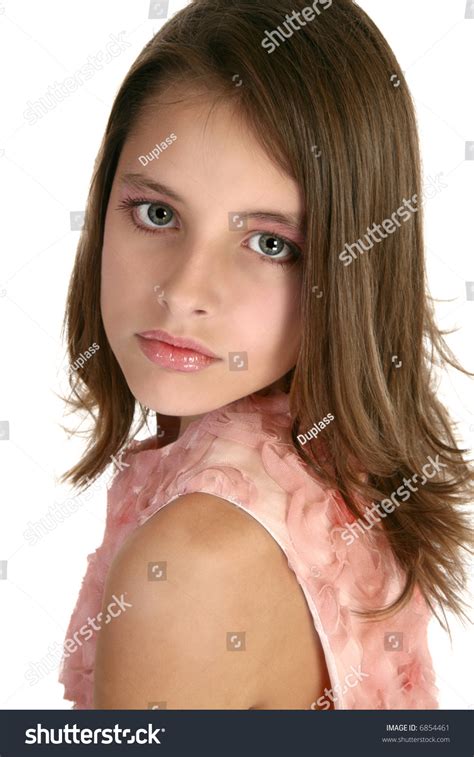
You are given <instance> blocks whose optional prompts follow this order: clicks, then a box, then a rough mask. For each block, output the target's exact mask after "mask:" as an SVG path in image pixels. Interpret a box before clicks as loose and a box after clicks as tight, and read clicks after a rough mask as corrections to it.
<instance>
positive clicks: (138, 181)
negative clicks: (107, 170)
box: [119, 173, 304, 234]
mask: <svg viewBox="0 0 474 757" xmlns="http://www.w3.org/2000/svg"><path fill="white" fill-rule="evenodd" d="M119 180H120V183H121V184H122V185H123V184H129V185H131V186H133V187H135V188H136V189H151V190H152V191H153V192H157V193H158V194H165V195H168V197H171V198H172V199H173V200H176V201H177V202H182V203H184V199H183V198H182V197H181V196H180V195H179V194H178V193H177V192H175V191H174V190H173V189H171V187H169V186H167V185H166V184H163V183H162V182H160V181H157V180H156V179H151V178H150V177H149V176H145V175H144V174H141V173H123V174H121V175H120V177H119ZM232 215H233V216H234V217H238V219H239V220H247V219H252V218H253V219H256V220H259V221H274V222H275V223H280V224H282V225H283V226H287V227H288V228H289V229H291V230H292V231H294V232H295V233H297V234H302V233H303V232H304V224H303V222H302V219H301V218H300V217H298V216H296V215H294V214H293V213H288V214H284V213H279V212H277V211H276V210H244V211H241V212H238V211H235V213H233V214H232Z"/></svg>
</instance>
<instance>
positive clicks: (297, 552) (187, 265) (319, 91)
mask: <svg viewBox="0 0 474 757" xmlns="http://www.w3.org/2000/svg"><path fill="white" fill-rule="evenodd" d="M293 7H294V8H295V10H294V12H293V14H292V15H291V16H289V14H288V12H287V3H286V2H284V0H269V1H268V2H265V3H260V2H254V1H253V0H199V2H197V1H195V2H193V3H191V4H190V5H189V6H188V7H186V8H185V9H184V10H182V11H181V12H179V13H177V14H176V15H175V16H173V17H172V18H171V19H170V20H168V21H167V23H166V24H165V25H164V26H163V27H162V29H161V30H160V32H159V33H158V34H157V35H156V36H155V37H154V38H153V39H152V40H151V41H150V42H149V43H148V44H147V45H146V47H145V48H144V50H143V51H142V52H141V53H140V55H139V57H138V58H137V60H136V61H135V63H134V64H133V66H132V68H131V70H130V72H129V73H128V75H127V77H126V79H125V81H124V83H123V84H122V86H121V88H120V91H119V93H118V95H117V97H116V99H115V102H114V104H113V107H112V112H111V115H110V119H109V122H108V124H107V129H106V133H105V137H104V139H103V143H102V146H101V149H100V153H99V156H98V159H97V163H96V168H95V173H94V177H93V181H92V185H91V189H90V195H89V199H88V204H87V210H86V223H85V231H84V232H83V234H82V237H81V241H80V244H79V248H78V254H77V259H76V263H75V267H74V271H73V275H72V280H71V284H70V289H69V295H68V303H67V313H66V322H67V328H68V349H69V354H70V358H71V361H72V360H74V359H76V358H77V355H79V354H82V355H85V354H86V353H87V356H86V357H87V360H85V362H84V364H83V365H82V368H81V369H80V370H78V371H75V372H74V373H72V375H71V387H72V389H73V391H74V394H75V397H74V399H72V400H70V402H71V403H72V405H73V407H74V408H76V409H87V410H88V411H90V412H91V414H92V416H93V418H94V426H93V429H92V435H91V438H90V445H89V447H88V449H87V452H86V454H85V456H84V457H83V459H82V460H81V461H80V462H79V463H78V464H77V465H76V466H75V467H73V468H72V469H71V470H70V471H68V472H67V473H66V474H65V475H64V477H63V479H69V480H71V481H72V483H73V484H74V485H76V486H77V485H79V486H82V487H84V486H86V485H88V484H90V483H91V479H95V478H97V477H98V476H99V475H100V474H101V473H102V472H104V471H105V470H106V468H107V467H108V466H109V465H112V471H113V474H114V477H113V481H112V484H111V487H110V488H109V491H108V511H107V522H106V526H105V534H104V539H103V543H102V545H101V546H100V547H99V548H98V549H97V550H96V552H95V553H93V554H92V555H89V558H88V569H87V572H86V575H85V578H84V580H83V584H82V587H81V590H80V594H79V598H78V600H77V603H76V606H75V609H74V612H73V615H72V618H71V621H70V625H69V628H68V631H67V638H66V641H65V645H64V657H63V662H62V667H61V672H60V681H61V682H62V683H63V684H64V686H65V698H67V699H70V700H72V701H73V702H74V707H75V708H77V709H83V708H104V709H109V708H119V709H120V708H124V709H125V708H126V709H146V708H161V707H167V708H170V709H227V708H229V709H313V710H316V709H318V710H321V709H417V708H436V707H437V706H438V700H437V689H436V686H435V681H434V671H433V666H432V661H431V657H430V654H429V651H428V646H427V626H428V622H429V620H430V618H431V617H432V616H433V614H435V615H436V617H437V618H438V619H439V620H440V622H441V623H442V620H441V619H440V617H439V612H440V611H441V613H442V614H443V615H444V611H445V610H446V609H448V610H451V611H454V612H456V613H458V614H459V615H463V614H464V610H463V600H462V593H463V590H464V586H465V581H466V576H465V571H464V566H463V562H462V557H463V554H462V551H461V550H462V549H463V548H465V549H467V548H468V544H469V540H470V530H469V528H468V520H467V515H466V514H465V513H464V512H462V511H461V509H460V506H461V505H464V504H466V503H468V502H469V501H470V500H471V499H472V494H473V478H472V473H473V470H472V467H471V466H470V462H469V461H467V460H466V459H465V458H464V457H463V453H464V452H465V450H463V449H459V448H458V446H457V443H456V440H455V438H454V433H453V428H452V427H453V423H452V421H451V419H450V417H449V415H448V413H447V411H446V409H445V408H444V407H443V406H442V405H441V403H440V402H439V401H438V399H437V398H436V393H435V388H434V387H433V385H432V380H431V366H432V363H433V362H434V359H435V358H434V352H435V351H436V353H437V356H438V357H439V361H438V362H440V363H441V364H443V363H445V362H447V363H449V364H451V365H452V366H454V367H456V368H457V369H458V370H464V369H463V368H462V367H461V366H460V365H459V363H458V362H457V361H456V359H455V358H454V356H453V355H452V353H451V352H450V351H449V349H448V347H447V345H446V344H445V342H444V340H443V337H442V334H441V332H440V331H439V330H438V329H437V327H436V325H435V322H434V318H433V313H432V310H431V307H430V305H429V299H428V295H427V293H426V279H425V275H426V274H425V267H424V257H423V236H422V203H421V195H420V192H421V178H420V158H419V148H418V142H417V133H416V124H415V115H414V109H413V104H412V101H411V98H410V95H409V93H408V90H407V85H406V82H405V80H404V77H403V74H402V72H401V71H400V68H399V66H398V64H397V61H396V59H395V57H394V55H393V53H392V51H391V50H390V48H389V46H388V44H387V42H386V41H385V39H384V38H383V36H382V34H381V33H380V31H379V30H378V29H377V28H376V27H375V26H374V24H373V23H372V21H371V20H370V19H369V18H368V17H367V15H366V14H365V13H364V12H363V11H362V10H361V9H360V8H359V7H358V6H357V5H356V4H355V3H353V2H350V1H349V0H337V1H336V0H334V1H333V2H331V1H330V0H328V1H327V2H325V3H323V2H319V3H318V2H314V3H313V4H312V5H305V4H304V0H295V2H294V3H293ZM285 14H286V16H285ZM397 82H398V84H397V86H395V84H396V83H397ZM90 345H94V347H95V352H94V353H92V352H91V351H89V347H90ZM464 372H466V371H464ZM469 375H472V374H469ZM137 408H138V409H139V411H140V417H139V421H140V422H139V424H138V428H137V429H136V430H135V431H133V432H131V429H132V427H133V425H134V423H135V421H136V420H137V419H136V418H135V413H136V409H137ZM150 412H155V413H156V418H157V431H156V435H155V436H152V437H150V438H148V439H146V440H145V441H141V442H138V441H134V440H133V437H134V436H135V435H136V433H138V431H140V430H141V428H143V426H144V425H145V424H146V423H147V419H148V415H149V413H150ZM165 505H166V507H165ZM442 625H443V627H445V628H446V626H445V625H444V624H443V623H442Z"/></svg>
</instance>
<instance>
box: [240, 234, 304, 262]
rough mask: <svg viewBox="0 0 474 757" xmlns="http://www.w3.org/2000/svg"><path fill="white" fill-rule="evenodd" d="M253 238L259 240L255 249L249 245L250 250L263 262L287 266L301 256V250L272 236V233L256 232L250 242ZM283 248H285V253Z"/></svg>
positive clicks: (274, 235)
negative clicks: (259, 256)
mask: <svg viewBox="0 0 474 757" xmlns="http://www.w3.org/2000/svg"><path fill="white" fill-rule="evenodd" d="M255 237H261V239H260V241H259V242H258V243H257V247H256V248H255V247H252V245H251V244H250V248H251V249H252V250H255V252H258V253H260V255H261V256H263V259H264V260H269V261H270V262H273V261H274V262H275V263H279V264H280V265H289V264H290V263H293V262H294V261H295V260H296V259H297V258H299V257H300V255H301V250H300V249H299V248H298V247H297V246H296V245H295V244H293V243H292V242H289V241H288V240H287V239H284V238H283V237H280V236H278V235H277V234H273V232H262V231H257V232H256V233H255V234H253V235H252V236H251V237H250V239H251V240H252V239H254V238H255ZM285 248H287V249H286V252H285ZM282 253H283V254H282Z"/></svg>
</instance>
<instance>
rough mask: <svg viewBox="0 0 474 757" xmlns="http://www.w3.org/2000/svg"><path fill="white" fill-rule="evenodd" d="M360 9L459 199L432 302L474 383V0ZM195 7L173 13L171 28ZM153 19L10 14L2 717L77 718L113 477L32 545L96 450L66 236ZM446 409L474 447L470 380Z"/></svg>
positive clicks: (24, 4) (0, 291)
mask: <svg viewBox="0 0 474 757" xmlns="http://www.w3.org/2000/svg"><path fill="white" fill-rule="evenodd" d="M360 4H361V5H362V7H363V8H364V9H365V10H366V11H367V12H368V14H369V15H370V16H371V17H372V18H373V20H374V21H375V23H376V24H377V25H378V26H379V28H380V29H381V31H382V32H383V34H384V35H385V37H386V38H387V39H388V41H389V43H390V44H391V46H392V47H393V49H394V51H395V54H396V56H397V58H398V60H399V62H400V65H401V68H402V70H404V71H405V74H406V77H407V80H408V84H409V87H410V89H411V91H412V93H413V96H414V99H415V103H416V108H417V115H418V121H419V130H420V137H421V144H422V156H423V171H424V176H425V181H426V182H430V180H434V179H435V177H436V176H437V175H438V174H442V177H441V179H442V181H443V182H444V183H445V184H446V185H447V186H446V187H445V188H444V189H443V190H442V191H440V192H438V193H437V194H436V195H435V196H434V197H432V198H431V199H427V200H426V204H425V207H426V214H425V219H426V227H425V230H426V243H427V246H426V254H427V263H428V272H429V284H430V290H431V294H432V296H433V297H435V298H440V299H443V300H450V302H445V303H439V304H438V305H437V308H436V312H437V319H438V324H439V325H440V326H441V327H442V328H443V329H453V328H456V329H458V331H457V333H455V334H452V335H451V336H449V337H447V338H448V343H449V345H450V346H451V347H452V349H453V350H454V352H455V354H456V355H457V357H458V358H459V359H460V360H461V363H462V364H463V365H464V366H466V367H467V368H468V369H470V370H474V355H473V345H474V340H473V338H472V332H473V328H472V326H473V313H474V300H473V301H468V300H467V295H466V282H469V281H471V282H474V241H473V211H474V205H473V199H474V198H473V181H474V160H466V159H465V143H466V142H467V141H472V142H474V97H473V88H472V71H473V63H474V61H473V52H474V18H473V19H465V18H464V15H465V10H466V2H465V0H450V2H449V3H446V2H445V0H429V1H428V0H397V2H396V3H380V0H361V3H360ZM184 5H186V3H182V2H177V1H176V2H173V1H171V2H170V5H169V15H172V14H174V13H175V12H177V11H178V10H179V9H180V8H181V7H183V6H184ZM288 11H289V12H291V2H289V3H288ZM148 13H149V2H146V1H145V0H143V2H130V1H128V2H126V1H125V0H121V1H120V0H113V1H112V0H102V1H101V2H96V0H94V2H93V1H92V0H83V2H82V3H81V4H80V5H77V4H76V3H74V4H73V3H70V2H69V3H68V2H64V0H63V1H62V2H59V0H45V1H44V2H41V3H38V2H34V1H33V0H16V1H13V0H1V2H0V63H1V71H2V76H1V81H2V90H3V91H2V97H1V101H2V121H1V125H0V166H1V178H2V181H1V188H0V191H1V207H2V208H3V212H2V222H1V232H0V233H1V237H2V238H1V251H2V254H1V258H0V260H1V263H0V324H1V326H0V328H1V347H2V350H1V361H2V362H1V365H2V367H1V371H0V380H1V384H0V421H1V420H8V421H9V424H10V438H9V440H3V441H0V471H1V483H2V485H1V492H2V497H1V508H0V513H1V525H0V560H7V561H8V573H7V578H6V579H5V580H0V607H1V617H2V624H1V645H0V654H1V659H0V668H1V680H0V708H4V709H12V708H20V709H22V708H25V709H29V708H31V709H35V708H52V709H60V708H66V709H67V708H69V707H70V703H69V702H67V701H65V700H63V699H62V696H63V687H62V686H60V684H59V683H58V682H57V665H58V662H59V655H58V654H57V653H56V655H54V650H55V649H56V650H57V649H59V646H60V645H61V644H62V641H63V639H64V635H65V632H66V628H67V624H68V621H69V618H70V615H71V612H72V609H73V606H74V603H75V601H76V598H77V594H78V590H79V586H80V582H81V579H82V577H83V575H84V573H85V570H86V556H87V554H89V553H90V552H92V551H94V549H95V548H96V547H97V546H98V545H99V544H100V542H101V540H102V535H103V529H104V523H105V507H106V496H105V495H106V489H105V476H104V477H103V486H102V487H101V488H99V487H97V493H96V494H95V495H94V497H93V498H91V499H90V500H89V501H88V502H86V503H85V504H84V505H83V506H82V507H81V508H80V509H79V510H78V512H76V513H75V514H74V515H71V516H70V517H69V518H68V519H67V520H66V521H65V522H64V523H63V524H61V525H59V526H58V527H57V528H56V529H55V530H53V531H52V532H51V533H49V534H48V535H47V536H45V537H44V538H42V539H41V540H40V541H39V543H38V544H37V545H36V546H30V545H29V544H28V543H27V542H26V541H25V538H24V537H23V533H24V531H25V529H26V527H27V524H28V522H29V521H30V520H31V521H35V520H39V519H40V518H41V517H44V516H45V515H46V513H47V511H48V509H49V507H50V506H51V505H52V504H53V503H55V502H62V501H64V500H66V499H67V498H68V497H70V496H73V492H72V490H71V489H70V488H69V487H67V486H61V485H59V484H58V482H57V478H58V477H59V475H60V474H61V473H63V472H64V471H65V470H66V469H67V468H69V467H70V466H71V465H72V464H74V463H75V462H76V461H77V460H78V459H79V457H80V455H81V451H82V450H83V448H84V442H83V441H81V439H80V438H78V437H77V436H76V437H73V438H71V439H68V437H67V435H66V433H65V432H64V431H63V430H62V429H61V426H60V424H61V423H65V424H66V425H67V426H68V427H69V428H76V425H77V420H75V419H74V418H72V417H69V418H68V417H65V416H64V415H63V413H64V407H63V404H62V403H61V401H60V400H59V398H58V397H57V396H56V394H55V393H64V392H65V391H66V383H65V369H66V368H67V360H66V352H65V345H64V344H62V343H61V340H60V330H61V323H62V319H63V314H64V307H65V298H66V291H67V285H68V280H69V276H70V273H71V270H72V266H73V261H74V256H75V249H76V244H77V240H78V236H79V233H78V232H77V231H71V230H70V213H71V212H73V211H78V210H83V209H84V206H85V201H86V195H87V190H88V186H89V181H90V178H91V175H92V169H93V162H94V159H95V156H96V153H97V150H98V148H99V144H100V140H101V137H102V134H103V131H104V129H105V124H106V120H107V118H108V115H109V111H110V108H111V105H112V102H113V99H114V96H115V94H116V92H117V90H118V88H119V86H120V84H121V82H122V80H123V78H124V76H125V74H126V73H127V71H128V69H129V67H130V65H131V64H132V62H133V61H134V59H135V58H136V56H137V55H138V53H139V52H140V50H141V49H142V47H143V46H144V45H145V44H146V42H148V40H149V39H150V37H151V36H152V35H153V33H154V32H156V31H158V29H159V28H160V24H161V23H162V21H161V20H156V19H155V20H152V19H149V18H148ZM120 32H124V34H122V36H121V38H122V39H123V40H124V41H126V42H128V44H129V46H126V47H125V49H124V50H123V51H122V52H120V53H119V54H118V55H116V56H115V57H113V58H112V59H111V60H110V62H109V63H108V64H107V65H105V66H104V67H103V68H102V70H99V71H97V72H96V73H95V74H94V76H93V78H91V79H90V80H89V81H86V82H85V83H84V84H83V86H81V87H79V88H78V89H77V91H75V92H73V93H71V94H69V96H68V97H66V98H65V99H64V100H63V102H61V103H58V104H57V106H56V107H55V108H54V109H52V110H50V111H49V112H48V113H47V114H46V115H44V116H43V117H42V118H40V119H39V120H38V121H37V123H35V124H34V125H30V124H29V123H28V122H27V120H26V119H25V116H24V114H25V111H26V110H27V107H28V102H29V101H34V100H38V99H39V98H40V97H41V96H42V95H44V94H45V92H46V90H47V89H48V87H49V86H50V85H52V84H53V83H54V82H62V81H64V79H66V77H68V76H72V75H74V73H75V72H77V71H79V69H80V68H81V66H83V65H84V64H85V63H86V62H87V58H88V56H89V55H96V54H97V53H98V52H99V51H105V48H106V45H107V44H108V43H109V42H110V39H111V37H110V35H111V34H115V35H118V34H120ZM473 158H474V155H473ZM472 286H473V288H474V284H473V285H472ZM473 296H474V295H473ZM440 396H441V397H442V398H443V401H444V402H445V404H446V405H447V406H448V408H449V409H450V411H451V413H452V415H453V417H454V419H455V420H456V421H457V422H458V423H459V427H458V432H459V438H460V439H461V441H462V442H463V443H464V446H467V447H469V448H471V446H472V440H473V436H474V414H473V401H472V400H473V385H472V382H471V381H470V380H469V379H468V378H467V377H465V376H463V375H462V374H459V373H457V372H456V371H454V370H452V369H450V370H449V372H448V373H447V374H446V375H445V376H444V377H443V378H442V381H441V385H440ZM449 618H450V621H451V622H452V630H453V646H452V648H451V646H450V643H449V638H448V637H447V635H446V634H444V632H443V631H442V630H441V628H440V627H439V626H438V625H437V624H436V622H433V624H432V627H431V628H430V647H431V651H432V654H433V657H434V663H435V667H436V671H437V674H438V685H439V687H440V691H441V700H440V703H441V707H442V708H446V709H449V708H459V709H467V708H469V707H472V706H473V705H472V704H471V703H473V702H474V695H473V691H472V669H471V671H469V665H470V664H472V663H470V661H472V659H473V655H472V633H471V630H470V629H469V628H468V629H466V628H464V627H463V626H462V625H461V624H460V623H459V622H458V621H456V619H455V618H452V617H451V616H449ZM52 651H53V655H52V657H53V658H54V659H56V665H53V664H52V665H51V672H50V673H49V674H47V675H44V676H43V678H42V679H41V681H40V682H38V683H37V684H35V685H33V686H31V685H30V684H29V683H28V681H27V680H26V678H25V673H26V672H27V670H28V668H29V666H30V663H38V662H40V661H41V660H44V658H45V657H46V656H47V655H48V653H51V652H52ZM50 656H51V654H50Z"/></svg>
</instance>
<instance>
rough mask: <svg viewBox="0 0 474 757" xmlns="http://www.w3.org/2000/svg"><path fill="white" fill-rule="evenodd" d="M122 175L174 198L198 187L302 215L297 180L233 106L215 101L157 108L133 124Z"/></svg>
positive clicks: (204, 100) (159, 106)
mask: <svg viewBox="0 0 474 757" xmlns="http://www.w3.org/2000/svg"><path fill="white" fill-rule="evenodd" d="M119 167H120V168H121V171H120V174H121V176H123V175H124V174H131V173H141V174H143V175H144V176H145V177H146V178H147V179H149V180H150V181H154V180H155V181H156V182H157V183H165V184H166V185H169V186H171V187H172V188H173V189H174V190H175V192H176V193H180V194H181V190H182V194H183V198H182V199H183V201H184V202H186V201H187V197H186V196H185V195H186V194H187V195H188V196H190V195H192V194H193V193H194V192H195V190H196V187H197V186H199V185H201V186H207V187H209V189H212V188H213V189H214V192H215V193H216V195H217V196H225V197H229V199H231V198H232V196H236V197H239V198H240V197H241V196H242V193H244V195H246V196H248V198H249V200H250V199H252V198H253V197H254V196H255V198H257V197H261V198H262V201H265V202H264V203H263V204H266V205H268V204H269V203H271V204H272V205H275V204H277V205H278V204H283V205H284V206H285V208H286V209H287V210H288V212H289V213H293V214H295V215H296V214H299V213H301V212H302V195H301V192H300V190H299V187H298V185H297V183H296V181H295V180H294V179H293V178H292V177H291V176H290V175H289V174H287V173H285V172H284V171H283V170H282V168H281V167H280V166H279V165H277V164H276V162H275V161H274V160H273V159H272V156H271V155H269V154H268V152H267V151H266V150H265V148H264V147H263V146H262V145H261V144H260V142H259V140H258V137H257V136H256V135H255V134H254V133H253V132H252V130H251V129H250V127H249V126H248V125H247V124H246V123H245V120H244V118H243V116H242V115H241V114H240V113H237V112H236V109H235V107H232V106H231V105H230V104H228V103H226V102H225V101H224V102H219V103H218V104H217V105H216V104H215V103H214V101H213V99H209V98H208V99H207V100H206V99H204V98H202V99H198V100H194V99H192V100H190V101H184V102H175V103H169V102H164V103H155V105H154V107H153V108H151V107H148V108H147V109H146V110H145V111H144V113H142V114H141V116H140V117H139V118H138V119H137V121H136V123H135V125H134V128H133V130H132V132H130V134H129V136H128V138H127V139H126V141H125V143H124V147H123V150H122V155H121V159H120V166H119ZM193 184H195V186H193Z"/></svg>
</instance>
